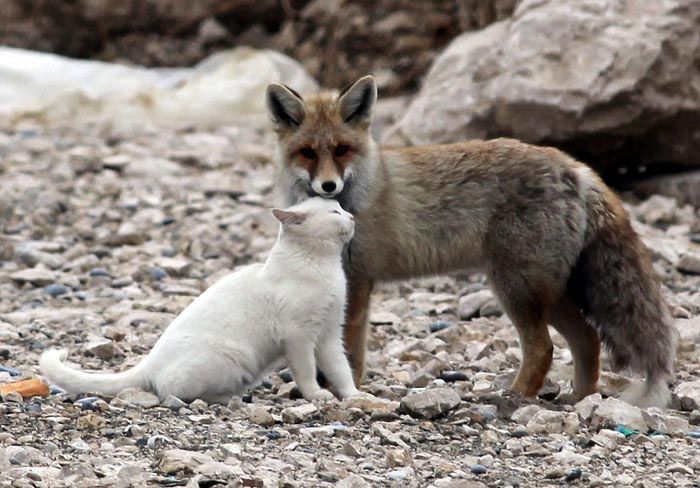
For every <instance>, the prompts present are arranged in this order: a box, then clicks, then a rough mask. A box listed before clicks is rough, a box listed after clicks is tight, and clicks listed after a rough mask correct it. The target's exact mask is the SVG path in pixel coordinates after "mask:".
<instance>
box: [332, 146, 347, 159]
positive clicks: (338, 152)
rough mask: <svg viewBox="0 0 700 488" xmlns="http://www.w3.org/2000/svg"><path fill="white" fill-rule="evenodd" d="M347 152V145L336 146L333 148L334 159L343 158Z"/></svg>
mask: <svg viewBox="0 0 700 488" xmlns="http://www.w3.org/2000/svg"><path fill="white" fill-rule="evenodd" d="M349 150H350V147H348V145H347V144H338V145H337V146H335V150H334V151H333V155H334V156H335V157H336V158H340V157H342V156H345V155H346V154H347V153H348V151H349Z"/></svg>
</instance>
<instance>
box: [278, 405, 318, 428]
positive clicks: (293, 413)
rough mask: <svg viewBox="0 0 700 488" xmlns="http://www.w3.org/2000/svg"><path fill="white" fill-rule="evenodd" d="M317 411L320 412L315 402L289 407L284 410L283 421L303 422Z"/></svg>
mask: <svg viewBox="0 0 700 488" xmlns="http://www.w3.org/2000/svg"><path fill="white" fill-rule="evenodd" d="M316 412H318V408H317V407H316V406H315V405H314V404H313V403H304V404H302V405H298V406H296V407H287V408H285V409H284V410H282V421H283V422H284V423H286V424H301V423H302V422H308V421H309V420H311V419H312V418H313V416H314V415H315V414H316Z"/></svg>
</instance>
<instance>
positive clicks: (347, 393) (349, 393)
mask: <svg viewBox="0 0 700 488" xmlns="http://www.w3.org/2000/svg"><path fill="white" fill-rule="evenodd" d="M339 395H340V398H356V397H366V398H370V397H372V395H370V394H369V393H365V392H363V391H360V390H358V389H357V388H352V389H348V390H343V391H341V392H339ZM372 398H373V397H372Z"/></svg>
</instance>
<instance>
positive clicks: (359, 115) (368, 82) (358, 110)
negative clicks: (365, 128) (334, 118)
mask: <svg viewBox="0 0 700 488" xmlns="http://www.w3.org/2000/svg"><path fill="white" fill-rule="evenodd" d="M376 101H377V83H376V82H375V81H374V77H373V76H363V77H362V78H360V79H359V80H357V81H356V82H355V83H353V84H352V85H350V86H349V87H347V88H345V89H344V90H343V91H342V92H340V95H339V96H338V106H339V107H340V116H341V117H342V118H343V122H345V123H346V124H351V125H352V124H369V122H370V121H371V119H372V109H373V108H374V103H375V102H376Z"/></svg>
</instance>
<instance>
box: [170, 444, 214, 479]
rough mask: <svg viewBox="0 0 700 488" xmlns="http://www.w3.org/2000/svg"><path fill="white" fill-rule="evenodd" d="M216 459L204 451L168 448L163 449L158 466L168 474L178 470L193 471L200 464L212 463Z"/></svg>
mask: <svg viewBox="0 0 700 488" xmlns="http://www.w3.org/2000/svg"><path fill="white" fill-rule="evenodd" d="M213 461H214V459H213V458H212V457H211V456H209V455H207V454H204V453H201V452H196V451H187V450H184V449H168V450H167V451H163V453H162V454H161V457H160V461H159V462H158V468H159V469H160V470H161V471H163V472H164V473H166V474H174V473H177V472H180V471H182V472H193V471H194V470H195V469H196V468H197V467H198V466H201V465H203V464H205V463H211V462H213Z"/></svg>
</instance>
